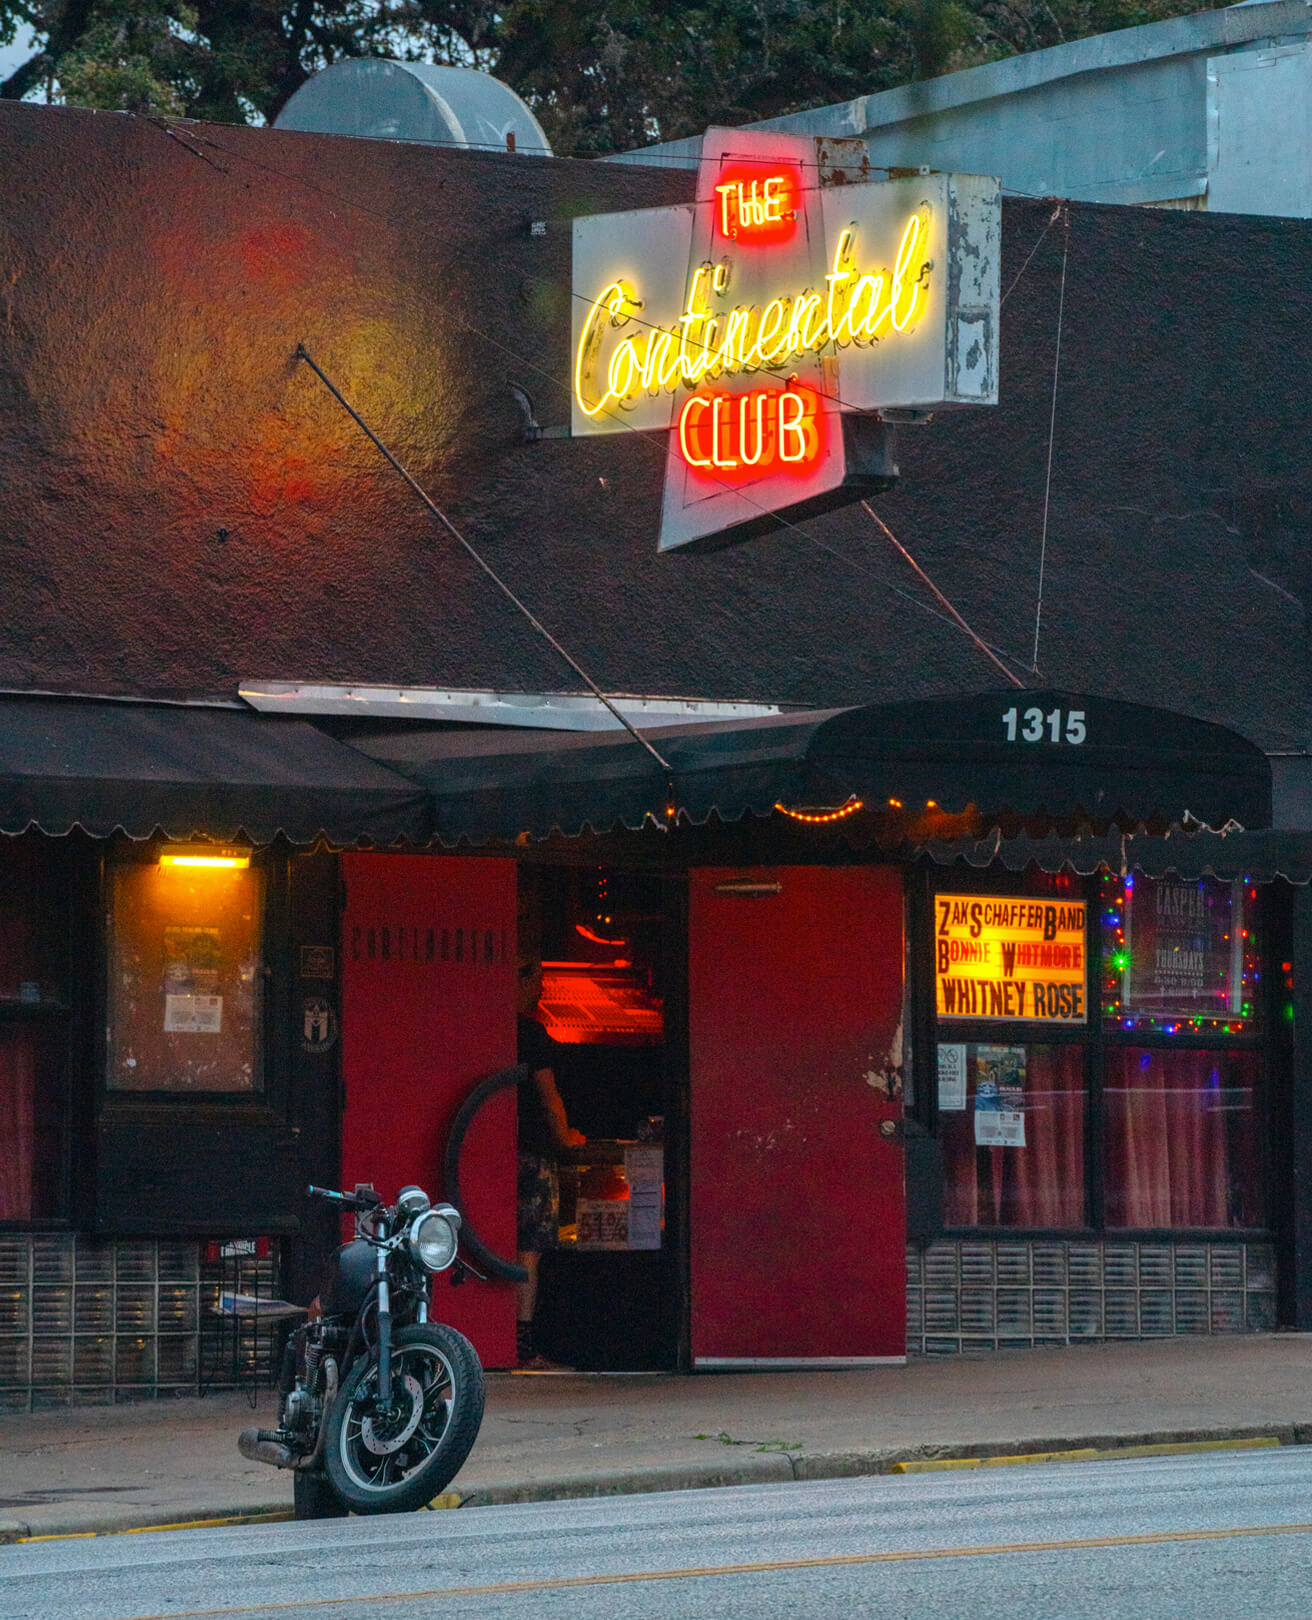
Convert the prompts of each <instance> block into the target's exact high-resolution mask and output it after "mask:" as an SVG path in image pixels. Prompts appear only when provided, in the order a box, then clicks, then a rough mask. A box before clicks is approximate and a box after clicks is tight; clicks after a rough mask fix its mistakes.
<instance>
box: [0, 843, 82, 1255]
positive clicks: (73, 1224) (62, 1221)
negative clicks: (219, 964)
mask: <svg viewBox="0 0 1312 1620" xmlns="http://www.w3.org/2000/svg"><path fill="white" fill-rule="evenodd" d="M19 838H24V839H30V840H32V841H33V842H34V843H35V844H37V845H38V846H40V847H43V848H44V847H46V846H48V847H49V852H50V859H51V860H54V861H57V862H59V863H60V864H61V865H62V866H63V867H64V877H63V880H62V882H61V884H60V896H59V901H60V917H59V927H60V933H61V941H60V952H59V956H60V962H61V967H62V988H63V995H62V998H61V999H60V1000H59V1001H55V1002H50V1001H45V1002H23V1001H11V1000H8V999H5V1000H3V1001H0V1024H3V1025H4V1026H5V1027H6V1028H13V1027H18V1028H29V1029H31V1028H40V1027H42V1026H45V1027H46V1028H51V1027H52V1026H53V1027H55V1028H56V1029H57V1030H58V1031H59V1032H60V1036H61V1038H60V1040H59V1041H58V1043H57V1044H58V1048H59V1052H60V1072H59V1077H58V1086H59V1098H58V1103H57V1121H56V1131H57V1135H58V1148H57V1155H56V1158H57V1169H56V1177H57V1180H56V1185H55V1187H54V1188H53V1196H52V1198H51V1206H52V1213H50V1214H48V1215H38V1216H35V1217H31V1218H28V1219H24V1220H12V1219H0V1232H3V1233H26V1232H50V1231H54V1232H65V1231H71V1230H74V1229H76V1228H77V1227H79V1226H81V1225H82V1224H84V1223H85V1217H86V1208H85V1204H86V1180H87V1178H86V1177H85V1176H84V1175H82V1174H81V1167H82V1166H83V1165H84V1164H85V1163H86V1160H87V1118H88V1114H89V1106H88V1104H89V1099H90V1095H91V1084H90V1080H91V1073H92V1065H91V1061H90V1052H89V1050H88V1047H89V1042H90V1032H91V1029H92V1027H93V1020H92V1019H91V1018H90V1016H89V1012H90V1007H89V1003H90V996H89V994H88V992H89V990H90V981H89V975H88V974H87V973H86V971H85V964H86V963H88V962H89V961H90V960H91V959H92V956H91V953H92V952H93V951H94V904H95V895H96V892H97V881H96V875H95V874H96V862H95V859H94V849H93V847H92V846H90V844H89V842H88V841H87V839H86V838H85V837H84V835H82V834H81V833H80V832H79V831H78V830H76V829H74V830H73V831H71V832H69V833H67V834H64V835H63V836H61V837H56V836H51V835H48V834H44V833H40V832H36V831H31V832H26V833H21V834H19V835H17V837H15V838H14V840H13V842H14V843H15V844H16V843H17V842H18V839H19ZM43 920H45V919H44V917H43ZM80 968H81V969H82V971H79V969H80Z"/></svg>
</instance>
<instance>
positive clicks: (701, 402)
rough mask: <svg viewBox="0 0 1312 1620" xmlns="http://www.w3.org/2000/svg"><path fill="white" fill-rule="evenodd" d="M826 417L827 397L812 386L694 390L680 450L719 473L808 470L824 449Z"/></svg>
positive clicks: (738, 475)
mask: <svg viewBox="0 0 1312 1620" xmlns="http://www.w3.org/2000/svg"><path fill="white" fill-rule="evenodd" d="M824 420H825V417H824V409H823V402H822V401H821V399H820V398H819V396H818V395H817V394H816V393H815V392H814V391H813V390H812V389H810V388H804V387H792V388H756V389H753V390H752V391H751V392H750V393H746V394H736V395H730V394H712V393H698V394H693V395H691V396H690V397H689V398H688V399H687V400H686V401H685V402H684V405H683V409H682V410H681V411H680V412H679V423H678V429H677V434H678V445H679V454H680V455H681V456H682V457H683V459H684V461H686V462H687V464H688V466H689V467H695V468H698V469H700V470H701V471H703V472H705V473H708V474H709V473H713V474H714V475H715V477H716V478H717V479H719V478H728V479H731V480H732V479H737V480H742V479H747V478H759V477H761V475H762V474H763V473H765V472H767V471H775V470H780V469H792V470H794V471H797V472H804V471H805V470H806V468H807V467H809V466H810V464H811V463H812V462H814V461H815V460H816V458H817V456H819V454H820V450H821V446H822V443H823V433H824Z"/></svg>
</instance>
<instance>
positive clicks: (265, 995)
mask: <svg viewBox="0 0 1312 1620" xmlns="http://www.w3.org/2000/svg"><path fill="white" fill-rule="evenodd" d="M165 847H166V845H165V841H164V840H162V839H159V838H156V839H152V840H150V841H149V842H147V843H145V844H140V845H131V844H127V843H126V841H121V842H118V841H116V842H115V843H113V844H111V846H110V847H109V848H108V849H107V850H106V851H105V853H104V855H103V856H102V859H101V863H100V882H99V890H98V903H97V906H96V915H95V927H96V939H97V949H96V960H95V1020H94V1023H95V1029H96V1031H97V1032H98V1036H99V1038H98V1039H97V1041H96V1061H95V1103H96V1106H95V1113H96V1116H97V1117H98V1118H106V1117H123V1116H125V1115H130V1114H132V1113H133V1112H138V1113H142V1114H147V1115H150V1116H154V1117H158V1114H159V1112H160V1111H161V1110H167V1111H168V1112H169V1113H170V1114H173V1113H176V1112H177V1111H179V1110H181V1111H183V1112H188V1111H189V1112H190V1113H192V1114H193V1115H195V1116H198V1117H201V1118H204V1119H210V1120H212V1119H215V1118H219V1117H223V1116H225V1115H226V1116H227V1117H230V1118H231V1117H235V1116H237V1115H241V1116H244V1117H246V1118H248V1119H250V1120H252V1121H259V1120H269V1121H271V1122H275V1121H280V1120H283V1119H285V1117H286V1114H287V1108H288V1062H287V1055H286V1053H285V1051H284V1050H283V1046H285V1044H286V1042H285V1040H284V1041H283V1042H282V1044H279V1040H278V1036H279V1032H282V1033H283V1034H284V1036H285V1026H286V1005H285V1004H286V1001H287V987H286V985H285V984H284V982H283V981H284V979H285V973H282V972H278V971H275V964H278V963H281V962H283V961H284V959H285V957H286V955H287V938H288V928H289V917H288V909H289V896H288V891H289V882H290V856H289V852H288V850H286V849H281V848H278V847H276V846H275V847H268V848H263V849H253V850H252V851H251V868H252V869H255V870H258V871H259V872H260V873H261V875H262V877H263V880H264V897H263V900H264V904H263V913H264V914H263V919H262V923H261V929H260V937H259V946H260V966H259V969H258V972H259V974H260V977H261V995H260V1015H259V1019H258V1024H257V1029H258V1036H259V1059H260V1063H259V1084H257V1085H254V1086H252V1087H251V1089H250V1090H249V1091H182V1090H172V1089H168V1088H164V1087H155V1088H150V1089H147V1088H145V1087H143V1088H141V1089H140V1090H137V1089H123V1088H120V1087H117V1086H111V1085H110V1084H109V1074H108V1069H109V1018H110V1007H111V1003H110V987H109V974H110V962H111V948H110V937H109V933H110V930H109V922H110V885H111V883H112V880H113V870H112V869H113V868H116V867H123V866H151V865H154V864H156V863H157V862H158V860H159V856H160V851H161V850H162V849H163V848H165Z"/></svg>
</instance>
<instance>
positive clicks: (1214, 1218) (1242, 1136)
mask: <svg viewBox="0 0 1312 1620" xmlns="http://www.w3.org/2000/svg"><path fill="white" fill-rule="evenodd" d="M1259 1056H1260V1054H1259V1053H1258V1052H1256V1051H1253V1050H1251V1049H1250V1050H1248V1051H1239V1052H1215V1051H1197V1050H1194V1051H1189V1050H1183V1051H1180V1050H1177V1051H1171V1050H1169V1049H1167V1050H1161V1049H1158V1050H1152V1049H1150V1048H1147V1047H1141V1046H1120V1047H1112V1048H1111V1049H1110V1050H1109V1051H1108V1053H1107V1058H1106V1064H1107V1069H1106V1075H1107V1078H1106V1084H1105V1088H1104V1098H1105V1102H1106V1113H1107V1224H1108V1226H1127V1227H1135V1226H1137V1227H1173V1226H1183V1227H1255V1226H1261V1225H1262V1224H1263V1218H1264V1213H1265V1212H1264V1210H1263V1208H1262V1200H1261V1197H1260V1190H1261V1185H1262V1178H1261V1164H1260V1159H1259V1155H1258V1132H1257V1108H1256V1094H1257V1081H1258V1058H1259Z"/></svg>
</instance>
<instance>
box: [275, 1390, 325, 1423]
mask: <svg viewBox="0 0 1312 1620" xmlns="http://www.w3.org/2000/svg"><path fill="white" fill-rule="evenodd" d="M318 1416H319V1402H318V1401H317V1400H316V1399H315V1397H314V1396H313V1395H311V1394H310V1392H309V1390H308V1389H306V1388H305V1386H304V1384H302V1383H301V1382H300V1380H299V1379H298V1380H297V1383H296V1388H295V1389H293V1390H290V1391H289V1392H288V1395H287V1402H286V1405H285V1406H284V1407H283V1414H282V1421H283V1427H284V1428H286V1429H291V1430H293V1431H295V1430H302V1429H310V1428H313V1426H314V1424H315V1422H316V1421H317V1420H318Z"/></svg>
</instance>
